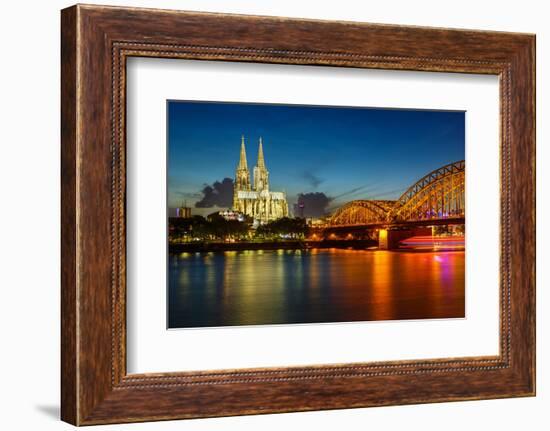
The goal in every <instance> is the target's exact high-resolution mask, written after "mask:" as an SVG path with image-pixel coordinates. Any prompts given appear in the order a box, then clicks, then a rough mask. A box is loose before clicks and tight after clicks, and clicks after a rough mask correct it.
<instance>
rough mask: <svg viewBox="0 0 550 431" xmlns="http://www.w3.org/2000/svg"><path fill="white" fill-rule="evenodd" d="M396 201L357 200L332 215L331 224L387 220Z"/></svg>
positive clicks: (353, 223)
mask: <svg viewBox="0 0 550 431" xmlns="http://www.w3.org/2000/svg"><path fill="white" fill-rule="evenodd" d="M394 204H395V201H375V200H355V201H351V202H348V203H347V204H345V205H344V206H341V207H340V208H339V209H338V210H337V211H336V212H335V213H334V214H333V215H332V216H331V217H330V222H329V224H331V225H361V224H371V223H379V222H380V221H386V220H387V218H388V214H389V212H390V211H391V209H392V208H393V205H394Z"/></svg>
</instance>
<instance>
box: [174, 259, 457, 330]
mask: <svg viewBox="0 0 550 431" xmlns="http://www.w3.org/2000/svg"><path fill="white" fill-rule="evenodd" d="M464 256H465V254H464V251H383V250H347V249H336V248H333V249H312V250H269V251H262V250H250V251H226V252H216V253H214V252H210V253H207V252H203V253H179V254H170V256H169V274H168V281H169V288H168V298H169V300H168V312H169V313H168V315H169V319H168V320H169V327H170V328H190V327H212V326H234V325H262V324H290V323H320V322H353V321H369V320H370V321H372V320H401V319H431V318H453V317H464Z"/></svg>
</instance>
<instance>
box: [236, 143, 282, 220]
mask: <svg viewBox="0 0 550 431" xmlns="http://www.w3.org/2000/svg"><path fill="white" fill-rule="evenodd" d="M233 210H235V211H239V212H241V213H243V214H246V215H248V216H250V217H252V218H253V219H254V220H255V221H257V222H260V223H267V222H270V221H272V220H276V219H278V218H281V217H287V216H288V204H287V202H286V194H285V192H272V191H270V190H269V172H268V170H267V168H266V166H265V160H264V150H263V146H262V138H260V144H259V147H258V162H257V163H256V166H255V167H254V171H253V182H252V184H250V172H249V170H248V164H247V161H246V148H245V145H244V136H243V137H242V138H241V156H240V159H239V164H238V165H237V170H236V172H235V183H234V188H233Z"/></svg>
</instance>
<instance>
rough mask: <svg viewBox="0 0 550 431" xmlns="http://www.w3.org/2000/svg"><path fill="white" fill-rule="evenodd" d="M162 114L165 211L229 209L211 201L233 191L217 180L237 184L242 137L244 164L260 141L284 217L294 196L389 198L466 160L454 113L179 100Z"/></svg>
mask: <svg viewBox="0 0 550 431" xmlns="http://www.w3.org/2000/svg"><path fill="white" fill-rule="evenodd" d="M167 110H168V153H169V157H168V206H169V208H170V209H171V211H173V210H172V209H173V208H175V207H178V206H181V204H182V203H183V202H186V203H187V205H188V206H190V207H192V211H193V214H200V215H206V214H208V213H211V212H213V211H216V210H218V209H222V208H230V207H231V205H228V206H218V205H217V204H216V196H217V195H216V191H219V193H225V192H227V190H229V187H232V183H231V184H229V181H227V180H225V181H224V179H230V180H231V182H232V181H233V180H234V178H235V168H236V167H237V164H238V162H239V152H240V146H241V136H243V135H244V138H245V143H246V152H247V155H248V159H249V163H250V165H251V167H252V166H253V165H254V164H255V162H256V160H257V157H258V154H257V151H258V142H259V140H260V138H262V140H263V151H264V154H265V163H266V166H267V169H268V171H269V179H270V184H271V188H272V189H274V190H282V191H284V192H285V193H286V196H287V199H288V205H289V209H290V211H291V212H292V208H293V205H294V204H295V203H296V201H297V198H298V196H299V195H300V194H309V196H311V197H312V198H316V199H321V200H322V201H323V202H324V203H325V204H324V205H325V212H327V213H328V212H331V211H332V210H334V209H335V208H337V207H338V206H339V205H341V204H343V203H345V202H346V201H350V200H354V199H397V198H398V197H399V196H400V195H401V194H402V193H403V192H404V191H405V190H406V188H407V187H408V186H409V185H410V184H412V183H414V182H415V181H416V180H418V179H419V178H420V177H422V176H423V175H424V174H426V173H427V172H430V171H432V170H433V169H436V168H439V167H440V166H443V165H445V164H447V163H450V162H454V161H457V160H462V159H464V152H465V150H464V139H465V131H464V120H465V115H464V114H465V113H464V112H459V111H425V110H402V109H381V108H355V107H334V106H328V107H325V106H322V107H320V106H307V105H273V104H242V103H219V102H185V101H169V102H168V104H167ZM216 182H218V184H217V185H215V183H216ZM218 186H219V187H218ZM205 187H211V189H210V191H212V193H211V196H206V195H207V194H208V190H207V189H206V188H205Z"/></svg>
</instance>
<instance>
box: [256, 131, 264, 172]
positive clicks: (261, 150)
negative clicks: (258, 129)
mask: <svg viewBox="0 0 550 431" xmlns="http://www.w3.org/2000/svg"><path fill="white" fill-rule="evenodd" d="M256 166H258V167H259V168H264V169H265V160H264V148H263V146H262V137H261V136H260V146H259V148H258V163H257V165H256Z"/></svg>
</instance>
